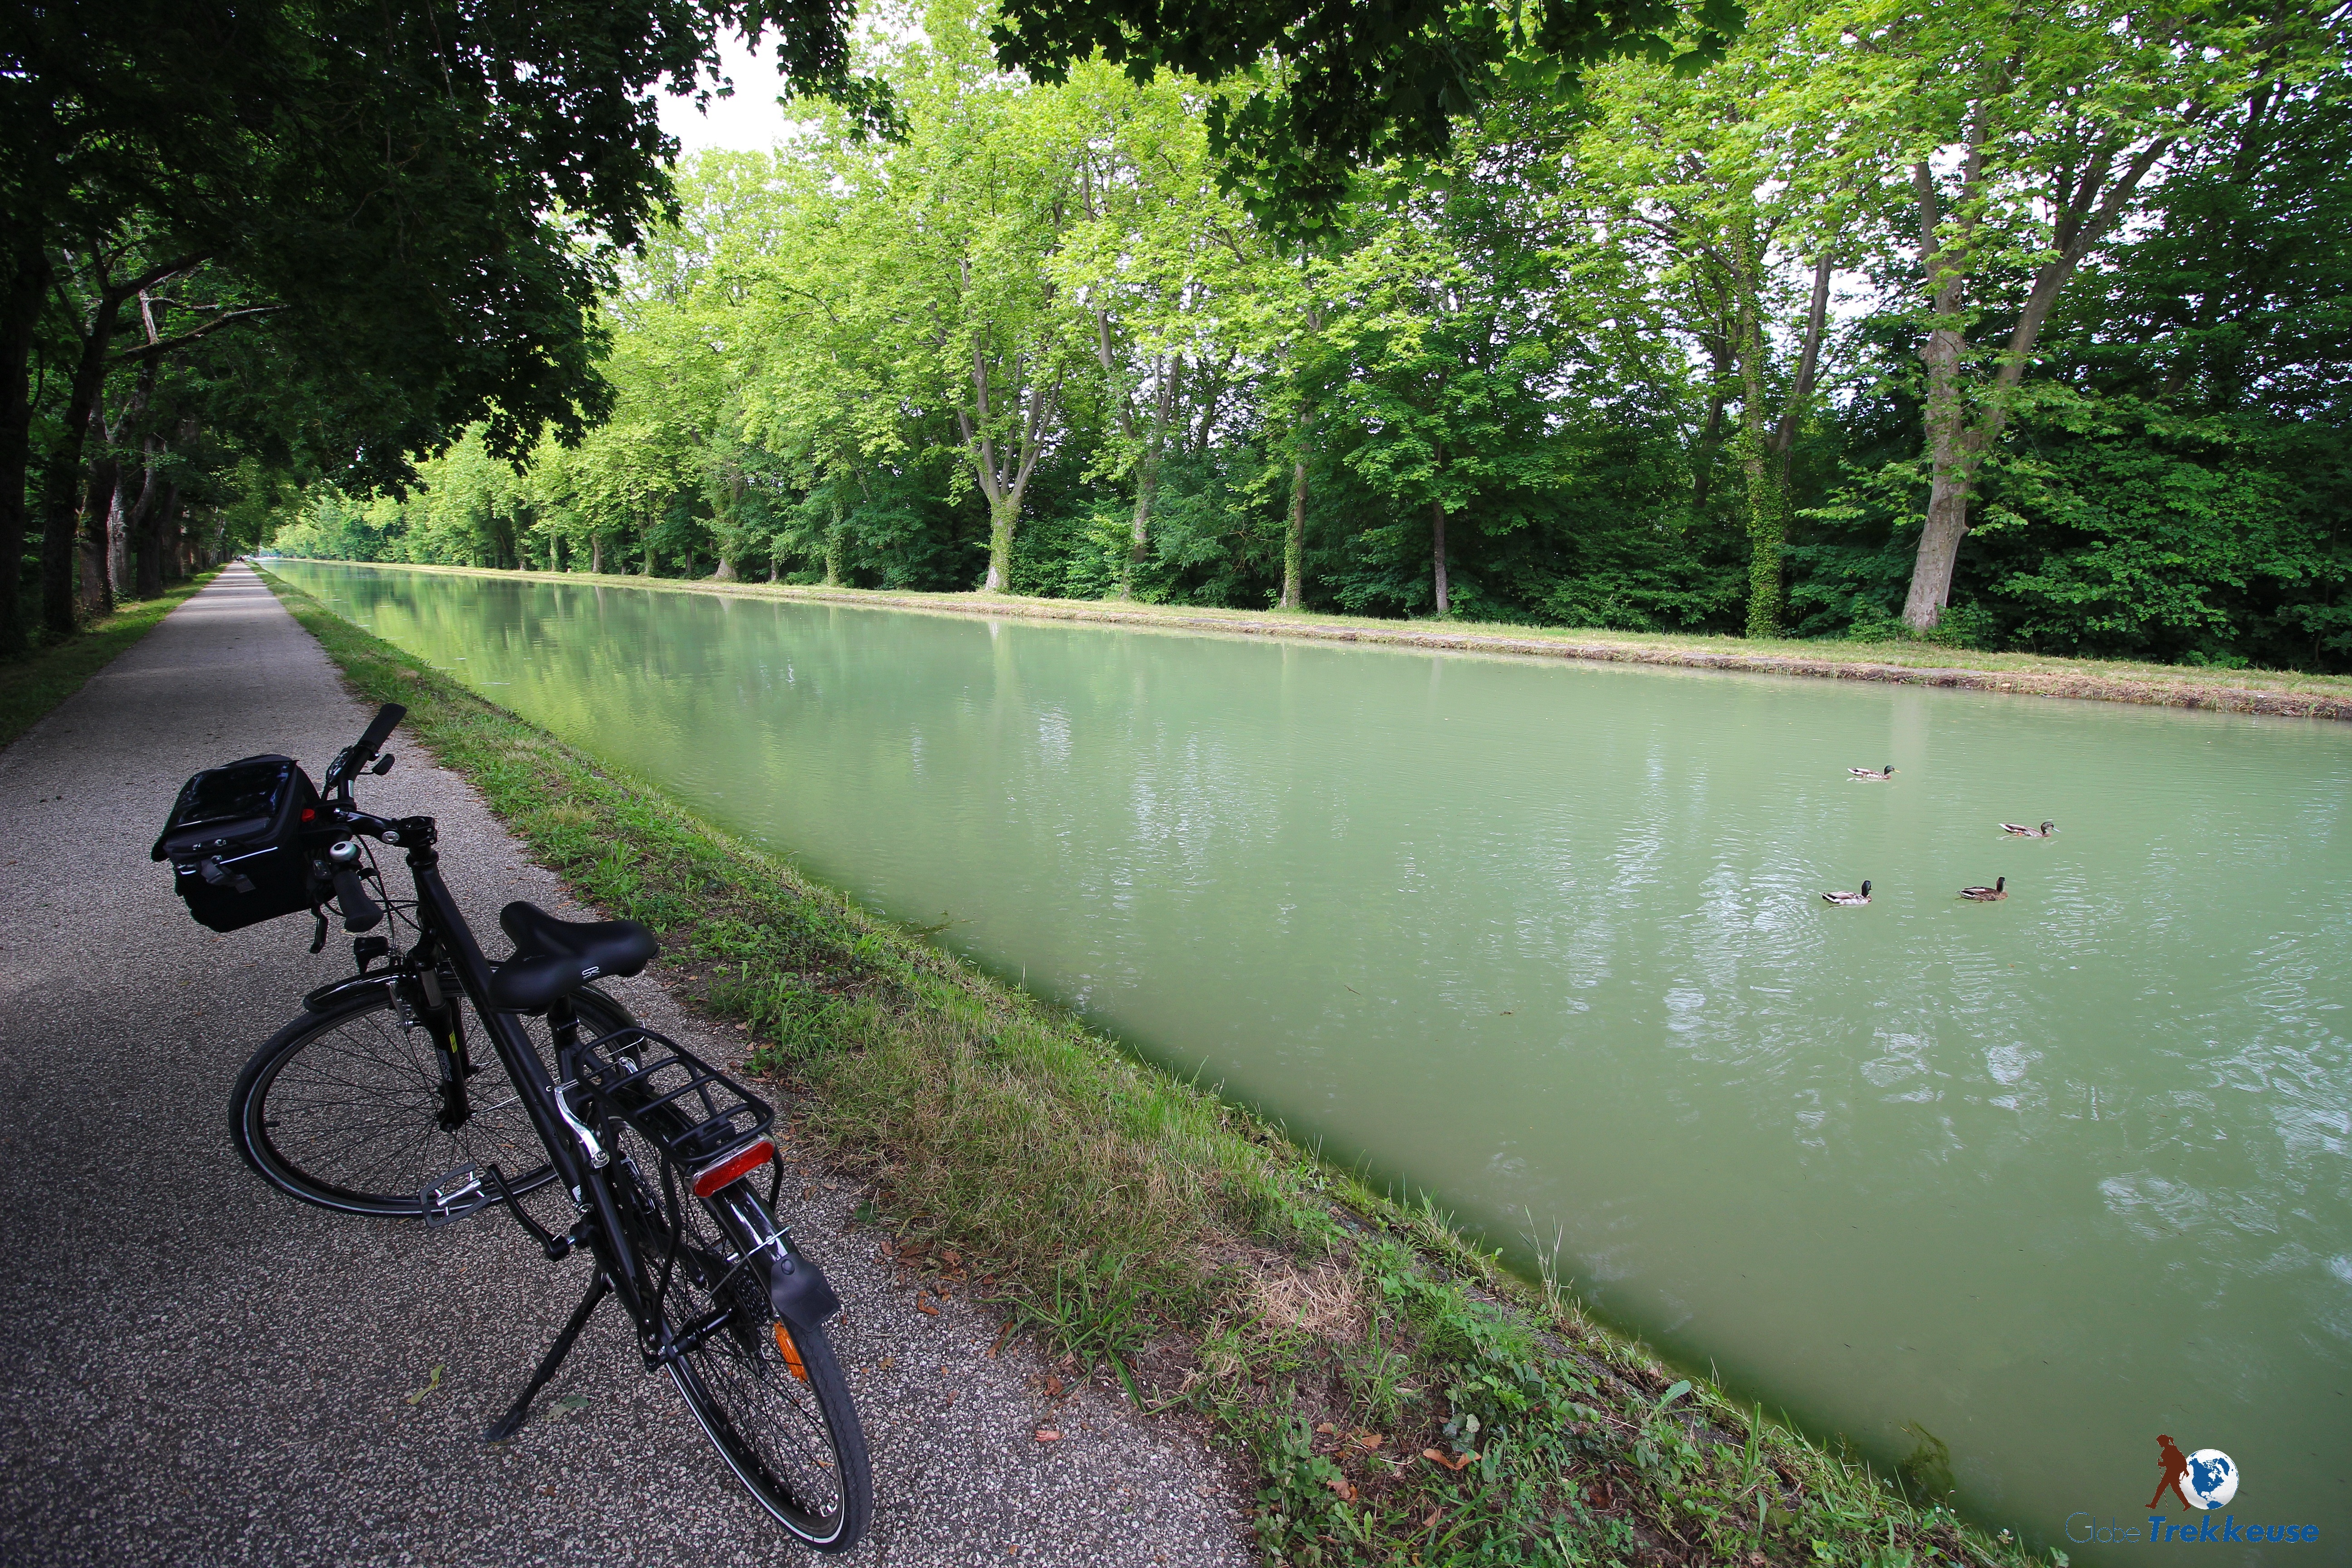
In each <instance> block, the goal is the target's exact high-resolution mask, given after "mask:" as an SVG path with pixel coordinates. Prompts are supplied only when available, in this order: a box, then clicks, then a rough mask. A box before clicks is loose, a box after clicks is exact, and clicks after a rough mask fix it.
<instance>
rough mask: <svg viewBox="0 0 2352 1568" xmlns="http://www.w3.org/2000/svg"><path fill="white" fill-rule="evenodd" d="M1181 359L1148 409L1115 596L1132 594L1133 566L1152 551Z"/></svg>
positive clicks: (1167, 373)
mask: <svg viewBox="0 0 2352 1568" xmlns="http://www.w3.org/2000/svg"><path fill="white" fill-rule="evenodd" d="M1183 364H1184V362H1183V361H1182V359H1181V358H1179V359H1176V360H1175V361H1173V362H1172V363H1171V364H1170V365H1169V366H1168V368H1167V369H1166V370H1165V371H1164V372H1163V373H1162V374H1161V375H1160V392H1159V395H1158V396H1157V398H1155V399H1154V401H1153V404H1152V409H1151V430H1150V434H1149V435H1148V436H1147V437H1145V439H1144V447H1143V459H1142V461H1141V463H1139V465H1138V466H1137V468H1136V474H1135V520H1134V522H1133V524H1132V526H1131V527H1130V528H1129V531H1128V542H1127V563H1126V564H1125V565H1124V566H1122V567H1120V568H1119V574H1118V596H1119V597H1120V598H1122V599H1131V598H1133V597H1134V596H1135V569H1136V568H1137V567H1139V566H1140V565H1142V564H1143V563H1144V561H1145V560H1146V559H1147V558H1148V557H1149V556H1150V552H1151V531H1150V525H1151V507H1152V503H1153V502H1154V501H1155V500H1158V499H1159V496H1160V453H1161V452H1162V451H1163V450H1164V449H1165V447H1166V446H1167V442H1168V423H1169V421H1170V420H1171V419H1172V418H1174V417H1175V415H1176V378H1177V376H1178V375H1180V374H1182V371H1183Z"/></svg>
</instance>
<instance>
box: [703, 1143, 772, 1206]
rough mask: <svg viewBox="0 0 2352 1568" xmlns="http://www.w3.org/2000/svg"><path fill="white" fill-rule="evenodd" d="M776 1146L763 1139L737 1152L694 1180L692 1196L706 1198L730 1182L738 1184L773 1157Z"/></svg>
mask: <svg viewBox="0 0 2352 1568" xmlns="http://www.w3.org/2000/svg"><path fill="white" fill-rule="evenodd" d="M775 1152H776V1146H775V1145H774V1144H773V1143H771V1142H768V1141H767V1140H766V1139H765V1138H762V1139H761V1140H760V1141H759V1142H756V1143H753V1144H751V1145H750V1146H749V1147H746V1148H742V1149H739V1150H737V1151H736V1152H734V1153H732V1154H730V1155H728V1156H727V1158H725V1159H724V1160H721V1161H719V1163H717V1164H716V1165H713V1166H711V1167H710V1169H709V1170H707V1171H705V1172H703V1173H702V1174H700V1175H698V1176H697V1177H695V1178H694V1195H695V1196H696V1197H698V1198H707V1197H709V1195H710V1194H713V1193H715V1192H717V1191H718V1190H719V1188H721V1187H723V1186H725V1185H727V1184H729V1183H730V1182H740V1181H741V1180H742V1179H743V1178H744V1177H746V1176H748V1175H750V1174H751V1173H752V1172H754V1171H756V1170H758V1169H759V1168H760V1167H761V1166H762V1165H764V1164H766V1163H768V1162H769V1161H770V1160H772V1159H773V1158H774V1157H775Z"/></svg>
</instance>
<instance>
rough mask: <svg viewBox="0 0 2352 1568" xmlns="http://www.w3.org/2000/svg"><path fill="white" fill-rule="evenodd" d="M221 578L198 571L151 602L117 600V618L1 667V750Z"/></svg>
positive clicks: (102, 620)
mask: <svg viewBox="0 0 2352 1568" xmlns="http://www.w3.org/2000/svg"><path fill="white" fill-rule="evenodd" d="M218 575H219V573H218V571H216V570H215V571H211V572H200V573H198V574H196V575H195V576H194V577H191V578H189V579H188V580H187V581H186V582H185V583H183V584H180V585H179V586H177V587H175V588H169V589H166V590H165V591H164V592H163V594H161V595H157V596H156V597H155V598H152V599H121V600H118V601H116V604H115V609H114V614H112V615H110V616H103V617H101V618H100V619H98V620H95V621H92V622H91V623H90V624H89V626H87V627H85V628H84V629H83V630H81V631H80V632H79V633H77V634H75V635H74V636H73V637H69V638H68V639H67V640H66V641H64V642H61V643H50V644H48V645H47V646H45V647H37V648H33V649H30V650H28V651H27V652H26V654H25V655H24V657H22V658H13V659H10V660H8V661H7V662H5V663H0V746H5V745H6V744H7V743H8V742H11V741H13V740H15V739H16V737H17V736H19V735H21V734H23V733H24V732H25V731H27V730H29V729H31V728H32V727H33V726H34V725H35V724H36V723H37V722H39V721H40V720H41V718H42V717H43V715H45V714H47V712H48V711H49V710H50V709H52V708H55V707H56V706H57V705H58V703H60V702H63V701H64V700H66V699H67V698H68V697H71V696H72V695H73V694H74V693H75V692H77V691H79V690H80V689H81V688H82V682H84V681H86V680H88V679H89V678H90V677H91V676H93V675H96V674H97V673H98V672H99V671H100V670H101V669H103V668H106V667H107V666H108V665H109V664H111V663H113V662H114V660H115V659H116V658H118V657H119V656H121V654H123V653H125V652H128V651H129V649H130V647H131V644H132V643H135V642H137V641H138V640H139V639H140V638H141V637H145V636H146V635H147V634H148V633H149V632H152V631H153V630H154V629H155V626H156V623H157V622H159V621H161V620H162V619H163V617H164V616H168V615H170V614H171V613H172V612H173V610H176V609H178V608H179V607H180V606H181V605H184V604H185V603H186V602H187V600H188V597H189V595H192V594H194V593H195V591H196V590H197V589H199V588H202V587H203V586H204V585H205V584H207V583H209V582H211V581H212V580H213V579H214V578H215V577H216V576H218Z"/></svg>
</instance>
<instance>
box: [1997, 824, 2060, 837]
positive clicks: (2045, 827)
mask: <svg viewBox="0 0 2352 1568" xmlns="http://www.w3.org/2000/svg"><path fill="white" fill-rule="evenodd" d="M2000 830H2001V831H2002V832H2003V833H2009V834H2014V835H2015V836H2016V837H2020V838H2047V837H2050V836H2051V835H2052V834H2053V833H2055V832H2057V831H2058V825H2057V824H2056V823H2054V822H2045V823H2043V824H2042V826H2039V827H2028V826H2025V825H2024V824H2023V823H2020V822H2004V823H2002V824H2001V825H2000Z"/></svg>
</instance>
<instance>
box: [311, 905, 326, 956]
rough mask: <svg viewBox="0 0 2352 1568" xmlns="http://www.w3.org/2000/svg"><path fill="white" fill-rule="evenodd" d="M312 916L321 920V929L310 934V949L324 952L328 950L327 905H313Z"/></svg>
mask: <svg viewBox="0 0 2352 1568" xmlns="http://www.w3.org/2000/svg"><path fill="white" fill-rule="evenodd" d="M310 918H311V919H313V920H315V921H318V922H319V929H318V930H317V931H314V932H312V933H311V936H310V951H311V952H312V953H314V954H315V953H320V952H326V951H327V907H326V906H325V905H324V904H320V905H317V906H315V907H313V908H312V910H310Z"/></svg>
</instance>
